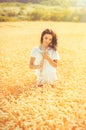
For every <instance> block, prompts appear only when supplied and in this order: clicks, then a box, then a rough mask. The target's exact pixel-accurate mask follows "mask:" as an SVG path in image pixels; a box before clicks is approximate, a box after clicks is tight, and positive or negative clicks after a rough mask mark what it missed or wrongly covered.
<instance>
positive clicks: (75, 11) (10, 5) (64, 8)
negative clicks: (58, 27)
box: [0, 0, 86, 22]
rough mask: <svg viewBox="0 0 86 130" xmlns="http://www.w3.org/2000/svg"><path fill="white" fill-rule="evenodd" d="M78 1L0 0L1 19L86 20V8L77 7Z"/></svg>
mask: <svg viewBox="0 0 86 130" xmlns="http://www.w3.org/2000/svg"><path fill="white" fill-rule="evenodd" d="M76 1H77V2H78V1H80V0H47V1H46V0H0V2H1V3H0V21H69V22H86V8H85V7H82V6H80V5H79V6H78V7H76V5H77V4H76V3H77V2H76ZM82 1H83V2H84V1H85V0H82Z"/></svg>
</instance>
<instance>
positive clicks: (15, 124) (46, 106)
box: [0, 22, 86, 130]
mask: <svg viewBox="0 0 86 130" xmlns="http://www.w3.org/2000/svg"><path fill="white" fill-rule="evenodd" d="M45 28H52V29H53V30H54V31H55V32H56V33H57V35H58V52H59V54H60V57H61V60H60V61H59V63H58V67H57V73H58V77H59V81H58V83H57V85H56V88H51V87H50V86H49V85H45V86H44V88H38V87H37V86H36V84H35V75H34V71H33V70H31V69H29V58H30V52H31V49H32V48H33V47H34V46H37V45H39V42H40V35H41V32H42V31H43V30H44V29H45ZM85 129H86V24H85V23H66V22H65V23H62V22H59V23H57V22H6V23H4V22H1V23H0V130H85Z"/></svg>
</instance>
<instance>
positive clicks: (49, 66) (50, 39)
mask: <svg viewBox="0 0 86 130" xmlns="http://www.w3.org/2000/svg"><path fill="white" fill-rule="evenodd" d="M58 60H59V54H58V52H57V36H56V34H55V33H54V32H53V31H52V30H50V29H45V30H44V31H43V32H42V34H41V39H40V45H39V46H38V47H34V48H33V49H32V52H31V58H30V68H31V69H36V76H37V84H38V86H39V87H41V86H43V84H45V83H49V84H51V85H53V84H54V82H55V81H56V80H57V74H56V67H57V62H58Z"/></svg>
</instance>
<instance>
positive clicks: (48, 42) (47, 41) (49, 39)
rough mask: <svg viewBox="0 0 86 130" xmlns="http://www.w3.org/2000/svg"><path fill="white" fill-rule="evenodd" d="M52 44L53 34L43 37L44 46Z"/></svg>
mask: <svg viewBox="0 0 86 130" xmlns="http://www.w3.org/2000/svg"><path fill="white" fill-rule="evenodd" d="M51 42H52V35H51V34H45V35H44V36H43V42H42V44H43V46H44V47H48V46H49V44H50V43H51Z"/></svg>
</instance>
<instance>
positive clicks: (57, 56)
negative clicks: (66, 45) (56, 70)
mask: <svg viewBox="0 0 86 130" xmlns="http://www.w3.org/2000/svg"><path fill="white" fill-rule="evenodd" d="M53 60H60V56H59V53H58V52H57V51H54V53H53Z"/></svg>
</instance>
